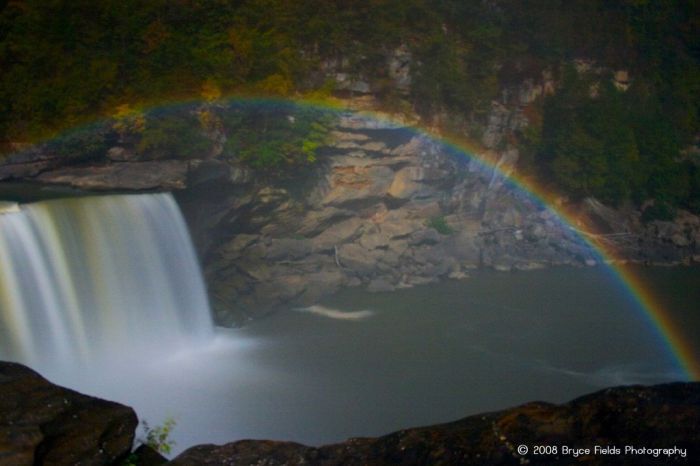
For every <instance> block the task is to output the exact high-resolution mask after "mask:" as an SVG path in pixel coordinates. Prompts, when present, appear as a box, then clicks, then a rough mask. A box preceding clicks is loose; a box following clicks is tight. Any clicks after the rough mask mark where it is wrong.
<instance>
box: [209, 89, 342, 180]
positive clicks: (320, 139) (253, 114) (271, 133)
mask: <svg viewBox="0 0 700 466" xmlns="http://www.w3.org/2000/svg"><path fill="white" fill-rule="evenodd" d="M220 115H221V120H222V121H223V125H224V128H225V129H226V133H227V142H226V146H225V148H224V151H225V152H224V154H225V155H226V156H227V157H230V158H236V159H239V160H241V161H243V162H245V163H247V164H249V165H250V166H252V167H254V168H258V169H266V170H278V169H281V168H283V167H285V166H294V165H306V164H309V163H313V162H315V161H316V158H317V151H318V149H319V148H320V147H321V146H322V145H323V144H324V142H325V141H326V139H327V136H328V132H329V128H330V123H331V122H332V120H333V115H332V113H331V112H327V111H323V110H319V109H314V108H305V107H300V106H294V105H290V104H273V103H265V104H261V105H253V106H250V105H244V106H240V105H238V106H237V105H234V106H232V107H231V108H227V109H223V110H220Z"/></svg>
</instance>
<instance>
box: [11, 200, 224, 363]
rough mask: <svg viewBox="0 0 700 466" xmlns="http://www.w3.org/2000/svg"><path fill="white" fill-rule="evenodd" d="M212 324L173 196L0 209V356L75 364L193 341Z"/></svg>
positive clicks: (201, 338)
mask: <svg viewBox="0 0 700 466" xmlns="http://www.w3.org/2000/svg"><path fill="white" fill-rule="evenodd" d="M212 332H213V326H212V321H211V316H210V312H209V305H208V302H207V296H206V291H205V287H204V283H203V279H202V274H201V271H200V268H199V265H198V262H197V258H196V255H195V252H194V250H193V247H192V244H191V241H190V237H189V233H188V231H187V227H186V225H185V222H184V220H183V218H182V215H181V214H180V211H179V209H178V207H177V204H176V203H175V201H174V200H173V198H172V196H171V195H169V194H144V195H110V196H97V197H84V198H73V199H61V200H51V201H44V202H38V203H35V204H26V205H21V206H19V208H18V209H17V208H15V209H5V210H3V211H0V358H2V359H10V360H14V361H19V362H23V363H25V364H30V365H32V366H34V367H49V366H55V365H56V364H60V365H66V364H70V365H72V366H76V365H80V364H81V363H87V362H90V361H91V360H95V359H97V358H100V359H102V358H105V357H110V358H111V357H119V356H120V355H124V356H125V357H131V358H139V357H144V356H145V355H147V354H150V353H151V352H154V351H156V352H157V351H165V350H168V351H172V350H173V349H177V348H186V347H191V345H192V344H193V343H196V342H198V341H199V342H203V341H207V340H208V339H209V337H210V336H211V335H212Z"/></svg>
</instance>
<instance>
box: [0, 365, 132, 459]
mask: <svg viewBox="0 0 700 466" xmlns="http://www.w3.org/2000/svg"><path fill="white" fill-rule="evenodd" d="M137 423H138V421H137V419H136V414H135V413H134V411H133V410H132V409H131V408H129V407H126V406H123V405H120V404H118V403H113V402H111V401H105V400H100V399H98V398H93V397H91V396H86V395H82V394H80V393H78V392H75V391H73V390H68V389H66V388H62V387H59V386H56V385H53V384H52V383H50V382H49V381H47V380H46V379H44V378H43V377H41V376H40V375H39V374H37V373H36V372H34V371H32V370H31V369H29V368H27V367H25V366H22V365H20V364H14V363H9V362H0V465H2V466H23V465H27V466H37V465H56V466H58V465H85V466H87V465H110V464H116V463H117V462H119V461H120V460H122V459H124V458H126V457H127V456H128V455H129V452H130V451H131V447H132V444H133V441H134V432H135V429H136V426H137Z"/></svg>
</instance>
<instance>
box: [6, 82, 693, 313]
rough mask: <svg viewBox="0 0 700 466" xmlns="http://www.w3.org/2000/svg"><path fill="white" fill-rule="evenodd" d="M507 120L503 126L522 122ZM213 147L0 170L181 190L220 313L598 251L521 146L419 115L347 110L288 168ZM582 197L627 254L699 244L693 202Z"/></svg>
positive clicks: (663, 254)
mask: <svg viewBox="0 0 700 466" xmlns="http://www.w3.org/2000/svg"><path fill="white" fill-rule="evenodd" d="M545 78H546V76H545ZM545 78H543V80H544V81H543V83H540V84H537V85H535V84H532V85H531V86H530V87H528V89H529V91H528V90H527V89H524V90H523V89H521V92H519V93H517V95H516V96H515V97H513V98H512V99H510V100H513V99H515V101H517V102H519V103H520V104H519V105H526V104H528V103H529V102H531V101H532V100H533V99H535V98H537V96H538V95H541V94H542V93H545V92H549V91H548V90H547V86H548V84H547V83H548V81H547V80H546V79H545ZM514 95H515V94H514ZM497 126H498V125H496V126H494V131H496V133H498V134H505V133H503V131H505V132H506V133H508V132H509V131H512V130H513V128H511V129H503V128H502V127H501V126H502V125H501V126H498V128H497ZM506 126H508V125H506ZM499 128H500V129H499ZM508 128H510V126H509V127H508ZM496 133H494V134H496ZM205 155H206V157H205V156H204V155H203V156H202V158H199V159H189V160H186V161H185V160H172V159H167V158H148V157H146V156H143V157H142V156H139V155H137V154H135V153H133V152H129V149H128V147H122V146H116V147H113V148H111V149H110V150H109V151H108V152H107V154H104V156H103V157H101V158H100V157H97V158H93V159H91V160H89V161H86V160H83V161H82V162H80V163H79V164H72V163H71V162H70V161H68V160H64V159H60V158H57V157H52V156H50V155H47V154H45V153H42V152H41V151H39V150H37V149H32V150H31V151H30V152H28V153H23V154H18V155H15V156H13V157H11V158H10V159H8V160H6V161H5V162H4V163H3V164H2V165H0V181H2V180H6V181H10V180H23V181H33V182H38V183H41V186H46V185H52V186H57V185H63V186H66V185H67V186H70V187H73V188H79V189H83V190H89V191H128V192H134V191H149V190H175V191H176V193H177V198H178V200H179V202H180V205H181V206H182V208H183V211H184V214H185V216H186V218H187V221H188V223H189V225H190V230H191V232H192V235H193V237H194V240H195V243H196V246H197V249H198V251H199V253H200V257H201V258H202V261H203V265H204V271H205V275H206V279H207V283H208V286H209V290H210V296H211V298H212V299H211V301H212V303H213V307H214V309H215V312H216V319H217V321H218V322H219V323H220V324H224V325H235V324H240V323H242V322H244V321H245V320H246V319H249V318H254V317H257V316H260V315H263V314H266V313H268V312H271V311H273V310H275V309H277V308H279V307H282V306H284V307H288V306H308V305H311V304H314V303H315V302H317V301H318V300H319V299H320V298H321V297H323V296H324V295H327V294H329V293H333V292H334V291H336V290H338V289H340V288H342V287H348V286H365V287H367V289H369V290H371V291H391V290H393V289H396V288H402V287H410V286H414V285H418V284H424V283H429V282H432V281H436V280H440V279H446V278H463V277H465V276H467V275H468V274H469V273H470V271H471V270H473V269H476V268H479V267H489V268H493V269H497V270H502V271H511V270H527V269H533V268H539V267H545V266H551V265H572V264H573V265H583V264H587V265H591V264H595V263H597V262H598V261H599V260H600V258H599V257H597V255H596V253H595V252H594V251H593V250H592V249H591V248H590V246H589V245H587V243H586V242H585V241H584V239H583V237H582V236H581V234H580V232H577V231H575V230H574V227H573V226H571V225H568V224H566V223H565V222H563V221H562V220H561V219H560V218H559V217H558V216H557V215H556V213H555V212H554V211H552V210H551V209H550V208H548V207H546V206H544V205H542V204H541V203H540V202H539V201H538V200H537V199H536V198H535V197H534V196H532V195H531V194H529V193H527V192H525V191H523V190H522V189H521V188H519V187H518V186H517V185H514V184H513V183H512V182H510V181H509V180H508V179H507V175H508V174H510V173H512V172H513V171H514V170H515V168H516V165H517V161H518V151H517V150H516V149H513V148H507V149H504V150H501V151H500V152H496V151H491V152H488V153H485V154H480V159H482V160H483V159H487V160H489V161H490V162H489V164H483V163H481V162H479V158H468V157H467V156H466V155H465V154H461V153H457V152H456V151H454V150H453V149H451V148H449V147H448V146H445V145H444V144H441V143H439V142H437V141H436V140H434V139H432V138H429V137H427V136H425V135H423V134H420V133H417V132H415V131H413V130H411V129H410V128H407V127H402V126H399V125H394V124H389V123H386V122H384V121H380V120H377V119H374V118H366V117H362V116H358V115H357V114H352V113H344V114H340V115H338V117H337V121H336V123H335V125H334V127H333V130H332V131H331V133H330V137H329V140H328V142H327V143H326V146H324V147H321V148H320V149H319V150H318V162H317V163H316V164H314V165H312V166H308V167H305V168H303V169H297V171H296V172H294V173H291V174H287V176H271V175H270V174H268V173H264V172H260V171H257V172H256V171H254V170H252V169H250V168H248V167H246V166H245V165H243V164H241V163H239V162H238V161H237V160H236V159H235V158H230V157H229V158H225V157H224V156H222V155H221V154H219V155H214V156H211V157H210V155H211V154H205ZM140 157H141V158H140ZM207 157H209V158H207ZM493 166H495V167H497V169H494V168H493ZM579 210H580V213H581V214H583V215H582V218H583V217H586V218H587V219H588V221H587V222H585V224H582V225H580V226H576V228H578V229H579V230H585V231H588V230H589V228H590V227H591V226H594V227H595V228H594V230H592V233H594V235H589V236H588V237H587V239H591V238H594V239H595V240H596V241H605V242H606V243H608V244H609V245H610V246H611V247H612V248H613V249H615V250H617V251H618V256H619V257H622V258H626V259H630V260H634V261H638V262H643V263H658V262H661V263H681V262H684V261H685V262H688V261H690V260H696V259H698V258H700V219H698V217H697V216H693V215H690V214H688V213H685V212H680V214H679V216H678V218H677V221H676V222H659V221H655V222H648V223H644V222H642V221H641V220H640V213H639V212H638V211H635V210H634V209H628V210H625V209H616V210H613V209H609V208H607V207H605V206H603V205H602V204H600V203H597V202H596V201H594V200H589V201H586V202H584V203H583V204H582V206H580V209H579ZM584 236H585V235H584ZM693 258H695V259H693Z"/></svg>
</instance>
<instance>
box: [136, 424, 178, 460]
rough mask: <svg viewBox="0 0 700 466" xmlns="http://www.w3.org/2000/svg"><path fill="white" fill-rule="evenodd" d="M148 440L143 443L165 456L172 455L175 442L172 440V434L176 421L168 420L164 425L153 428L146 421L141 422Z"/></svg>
mask: <svg viewBox="0 0 700 466" xmlns="http://www.w3.org/2000/svg"><path fill="white" fill-rule="evenodd" d="M141 423H142V424H143V430H144V433H145V434H146V439H145V441H144V442H143V443H144V444H146V445H148V446H149V447H151V448H153V449H154V450H155V451H157V452H159V453H162V454H164V455H168V454H170V452H171V451H172V448H173V445H175V442H174V441H173V440H171V439H170V434H171V433H172V431H173V429H174V428H175V424H176V422H175V420H174V419H173V418H170V417H169V418H167V419H166V420H165V421H164V422H163V424H162V425H159V426H153V427H151V426H150V425H149V424H148V423H147V422H146V421H141Z"/></svg>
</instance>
